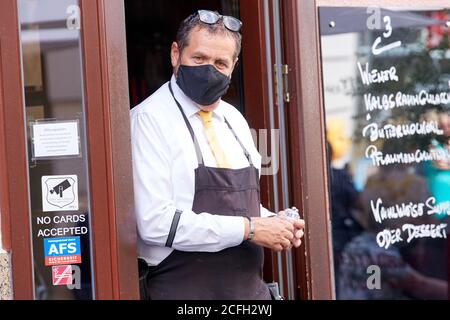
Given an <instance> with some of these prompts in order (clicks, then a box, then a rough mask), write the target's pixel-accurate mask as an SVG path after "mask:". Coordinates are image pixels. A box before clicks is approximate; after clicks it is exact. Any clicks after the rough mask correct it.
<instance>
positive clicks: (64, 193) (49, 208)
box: [42, 175, 78, 212]
mask: <svg viewBox="0 0 450 320" xmlns="http://www.w3.org/2000/svg"><path fill="white" fill-rule="evenodd" d="M42 210H43V211H44V212H54V211H77V210H78V177H77V176H76V175H70V176H43V177H42Z"/></svg>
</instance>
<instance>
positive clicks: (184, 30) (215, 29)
mask: <svg viewBox="0 0 450 320" xmlns="http://www.w3.org/2000/svg"><path fill="white" fill-rule="evenodd" d="M196 27H199V28H201V29H205V30H207V31H208V32H209V33H210V34H212V35H215V34H222V35H226V36H229V37H231V38H233V39H234V41H235V43H236V51H235V54H234V59H236V58H237V57H238V56H239V54H240V53H241V48H242V35H241V34H240V33H239V32H234V31H231V30H228V29H227V27H225V25H224V24H223V19H220V20H219V21H217V23H215V24H207V23H203V22H202V21H200V17H199V15H198V13H194V14H192V15H190V16H189V17H187V18H186V19H185V20H184V21H183V22H182V23H181V25H180V28H179V29H178V33H177V39H176V41H177V44H178V49H179V50H180V54H181V53H182V52H183V50H184V49H185V48H186V47H187V46H188V45H189V37H190V35H191V32H192V30H194V29H195V28H196Z"/></svg>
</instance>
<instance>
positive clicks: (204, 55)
mask: <svg viewBox="0 0 450 320" xmlns="http://www.w3.org/2000/svg"><path fill="white" fill-rule="evenodd" d="M192 56H193V57H201V58H208V55H207V54H205V53H204V52H201V51H196V52H194V53H192Z"/></svg>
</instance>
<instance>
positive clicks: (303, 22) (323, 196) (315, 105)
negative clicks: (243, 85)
mask: <svg viewBox="0 0 450 320" xmlns="http://www.w3.org/2000/svg"><path fill="white" fill-rule="evenodd" d="M411 2H413V5H414V6H417V7H423V8H427V7H436V6H440V7H448V6H449V5H448V1H446V0H415V1H411V0H378V1H376V4H375V3H374V1H373V0H286V1H285V2H284V3H283V4H284V5H285V6H284V10H283V18H284V21H285V26H284V27H285V32H284V34H285V44H286V48H285V54H286V60H287V63H288V64H289V66H290V71H291V72H290V76H289V84H290V93H291V98H292V99H291V103H290V108H289V117H288V119H289V136H290V137H291V141H290V142H289V144H290V146H291V154H290V157H291V164H292V165H291V168H290V169H291V177H292V181H295V182H296V183H295V184H293V185H292V197H293V201H294V202H296V203H302V209H303V212H304V215H305V220H306V225H307V228H306V238H305V241H306V253H307V258H306V259H303V258H302V257H301V256H298V257H297V260H296V262H297V266H298V267H299V268H298V270H301V268H302V266H304V267H305V268H306V273H305V274H302V273H297V276H298V277H299V278H300V279H302V280H301V281H299V283H300V284H302V283H306V285H307V289H308V290H307V292H306V293H307V294H306V295H304V296H303V298H305V299H306V298H307V299H320V300H321V299H334V298H335V293H334V283H333V282H334V276H333V272H334V270H333V260H332V247H331V232H330V214H329V212H330V211H329V208H330V203H329V193H328V172H327V170H328V169H327V159H326V145H325V142H326V136H325V123H324V119H325V117H324V105H323V87H322V70H321V58H320V57H321V55H320V36H319V21H318V7H320V6H340V7H345V6H348V7H368V6H377V7H379V6H389V7H404V8H405V7H411Z"/></svg>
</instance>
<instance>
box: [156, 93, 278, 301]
mask: <svg viewBox="0 0 450 320" xmlns="http://www.w3.org/2000/svg"><path fill="white" fill-rule="evenodd" d="M169 88H170V91H171V93H172V96H173V97H174V99H175V96H174V95H173V91H172V87H171V86H170V84H169ZM175 102H176V103H177V105H178V108H179V109H180V112H181V113H182V115H183V118H184V120H185V122H186V125H187V127H188V129H189V132H190V134H191V137H192V140H193V142H194V145H195V149H196V152H197V156H198V159H199V167H198V169H196V170H195V196H194V203H193V207H192V211H194V212H195V213H197V214H199V213H202V212H211V213H214V214H217V215H221V216H247V217H259V216H260V194H259V173H258V170H257V169H256V168H255V167H254V166H253V163H252V160H251V157H250V154H249V153H248V152H247V150H246V149H245V147H244V145H243V144H242V142H241V141H240V140H239V138H238V137H237V135H236V133H235V132H234V130H233V128H232V127H231V126H230V124H229V122H228V121H226V120H225V121H226V123H227V125H228V127H229V128H230V130H231V131H232V132H233V134H234V136H235V137H236V139H237V141H238V142H239V144H240V145H241V147H242V149H243V150H244V153H245V155H246V157H247V159H248V161H249V163H250V166H249V167H248V168H244V169H239V170H234V169H224V168H211V167H206V166H204V165H203V157H202V155H201V151H200V148H199V146H198V143H197V140H196V139H195V134H194V131H193V129H192V127H191V125H190V123H189V121H188V119H187V118H186V115H185V114H184V112H183V109H182V107H181V105H180V104H179V102H178V101H177V100H176V99H175ZM263 262H264V250H263V249H262V248H261V247H260V246H257V245H255V244H254V243H251V242H248V241H244V242H243V243H242V244H241V245H239V246H237V247H232V248H228V249H225V250H223V251H220V252H216V253H205V252H183V251H177V250H174V251H173V252H172V253H171V254H170V255H169V256H168V257H167V258H166V259H165V260H163V261H162V262H161V263H160V264H159V265H158V266H157V267H155V268H153V270H152V271H151V273H150V274H149V275H148V277H147V290H148V295H149V297H150V299H152V300H162V299H164V300H166V299H167V300H270V299H271V296H270V293H269V290H268V287H267V285H266V284H265V283H264V281H263V279H262V268H263Z"/></svg>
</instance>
